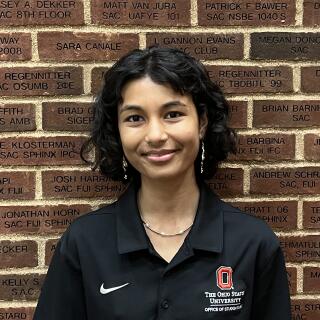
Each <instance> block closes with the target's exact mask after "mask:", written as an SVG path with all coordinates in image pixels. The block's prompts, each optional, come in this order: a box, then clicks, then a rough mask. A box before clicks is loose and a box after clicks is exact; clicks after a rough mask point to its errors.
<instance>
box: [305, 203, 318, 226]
mask: <svg viewBox="0 0 320 320" xmlns="http://www.w3.org/2000/svg"><path fill="white" fill-rule="evenodd" d="M303 227H304V228H306V229H320V201H304V202H303Z"/></svg>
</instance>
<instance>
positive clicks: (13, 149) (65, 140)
mask: <svg viewBox="0 0 320 320" xmlns="http://www.w3.org/2000/svg"><path fill="white" fill-rule="evenodd" d="M86 139H87V137H71V136H59V137H41V138H26V137H23V138H3V139H1V140H0V152H1V158H2V165H49V164H54V165H62V164H84V162H83V160H82V159H81V158H80V155H79V153H80V148H81V145H82V144H83V142H84V141H85V140H86Z"/></svg>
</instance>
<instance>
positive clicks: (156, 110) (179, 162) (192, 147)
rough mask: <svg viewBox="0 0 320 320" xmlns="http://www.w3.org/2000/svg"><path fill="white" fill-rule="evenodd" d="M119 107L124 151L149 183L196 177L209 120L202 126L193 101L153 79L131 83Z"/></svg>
mask: <svg viewBox="0 0 320 320" xmlns="http://www.w3.org/2000/svg"><path fill="white" fill-rule="evenodd" d="M122 98H123V102H122V104H121V105H119V106H118V127H119V132H120V138H121V142H122V147H123V151H124V154H125V157H126V159H127V160H128V161H129V162H130V164H131V165H132V166H133V167H134V168H135V169H136V170H137V171H139V172H140V174H141V177H142V179H143V177H146V178H149V179H168V178H177V177H179V176H181V175H185V174H194V172H193V170H194V161H195V159H196V157H197V154H198V151H199V140H200V137H203V135H204V133H205V127H206V124H207V118H206V117H204V119H201V121H200V125H199V120H198V115H197V111H196V107H195V105H194V104H193V101H192V97H191V96H189V95H180V94H179V93H177V92H175V91H173V89H172V88H171V87H170V86H164V85H159V84H157V83H155V82H153V81H152V80H151V78H149V77H144V78H141V79H137V80H132V81H130V82H128V83H127V84H126V85H125V86H124V87H123V89H122Z"/></svg>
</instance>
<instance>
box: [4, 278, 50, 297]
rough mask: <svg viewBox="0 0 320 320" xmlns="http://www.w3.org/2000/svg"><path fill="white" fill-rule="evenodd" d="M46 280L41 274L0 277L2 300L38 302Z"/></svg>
mask: <svg viewBox="0 0 320 320" xmlns="http://www.w3.org/2000/svg"><path fill="white" fill-rule="evenodd" d="M44 278H45V274H39V273H31V274H4V275H0V300H7V301H12V300H27V301H34V300H37V299H38V298H39V295H40V290H41V287H42V284H43V281H44Z"/></svg>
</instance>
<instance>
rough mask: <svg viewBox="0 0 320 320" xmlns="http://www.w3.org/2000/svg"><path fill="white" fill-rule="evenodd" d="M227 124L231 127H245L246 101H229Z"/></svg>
mask: <svg viewBox="0 0 320 320" xmlns="http://www.w3.org/2000/svg"><path fill="white" fill-rule="evenodd" d="M229 106H230V118H229V125H230V127H232V128H241V129H242V128H247V127H248V125H247V115H248V103H247V102H246V101H235V100H230V101H229Z"/></svg>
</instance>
